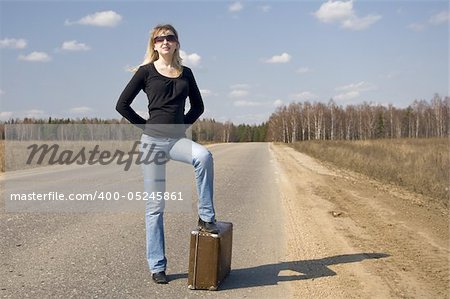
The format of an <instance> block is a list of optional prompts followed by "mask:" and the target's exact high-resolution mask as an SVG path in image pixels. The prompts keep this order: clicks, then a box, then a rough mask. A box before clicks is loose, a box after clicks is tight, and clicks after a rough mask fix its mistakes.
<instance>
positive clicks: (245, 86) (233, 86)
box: [230, 83, 250, 89]
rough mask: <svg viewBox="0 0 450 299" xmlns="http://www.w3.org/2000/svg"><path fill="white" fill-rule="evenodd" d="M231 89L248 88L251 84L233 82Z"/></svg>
mask: <svg viewBox="0 0 450 299" xmlns="http://www.w3.org/2000/svg"><path fill="white" fill-rule="evenodd" d="M230 88H231V89H248V88H250V85H248V84H245V83H238V84H233V85H231V86H230Z"/></svg>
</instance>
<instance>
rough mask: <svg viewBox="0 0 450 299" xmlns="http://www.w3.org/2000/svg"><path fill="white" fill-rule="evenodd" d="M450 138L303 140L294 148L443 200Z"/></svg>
mask: <svg viewBox="0 0 450 299" xmlns="http://www.w3.org/2000/svg"><path fill="white" fill-rule="evenodd" d="M449 145H450V141H449V139H448V138H430V139H380V140H365V141H304V142H296V143H294V144H292V146H293V147H294V148H295V149H296V150H298V151H300V152H303V153H305V154H308V155H310V156H312V157H315V158H317V159H319V160H323V161H327V162H331V163H332V164H334V165H336V166H338V167H343V168H346V169H349V170H352V171H356V172H359V173H362V174H365V175H367V176H370V177H372V178H375V179H378V180H381V181H383V182H386V183H392V184H396V185H399V186H402V187H406V188H407V189H409V190H412V191H414V192H417V193H420V194H425V195H428V196H431V197H434V198H437V199H440V200H442V201H443V202H444V203H445V204H446V205H447V202H448V199H449V182H450V180H449V179H450V177H449V169H450V154H449Z"/></svg>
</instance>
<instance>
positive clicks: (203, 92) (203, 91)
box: [200, 89, 213, 97]
mask: <svg viewBox="0 0 450 299" xmlns="http://www.w3.org/2000/svg"><path fill="white" fill-rule="evenodd" d="M200 93H201V95H202V96H203V97H209V96H212V95H213V93H212V91H211V90H209V89H200Z"/></svg>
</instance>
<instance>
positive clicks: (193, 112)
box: [184, 68, 205, 125]
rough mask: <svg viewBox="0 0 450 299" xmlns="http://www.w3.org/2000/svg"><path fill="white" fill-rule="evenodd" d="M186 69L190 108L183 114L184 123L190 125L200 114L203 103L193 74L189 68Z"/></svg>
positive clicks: (203, 108)
mask: <svg viewBox="0 0 450 299" xmlns="http://www.w3.org/2000/svg"><path fill="white" fill-rule="evenodd" d="M187 71H188V80H189V102H190V104H191V108H190V109H189V111H188V113H186V115H185V116H184V123H185V124H188V125H192V124H193V123H194V122H195V121H196V120H197V119H198V118H199V117H200V115H202V113H203V111H204V110H205V107H204V105H203V100H202V95H201V94H200V90H199V89H198V86H197V83H196V82H195V78H194V74H193V73H192V71H191V70H190V69H189V68H188V69H187Z"/></svg>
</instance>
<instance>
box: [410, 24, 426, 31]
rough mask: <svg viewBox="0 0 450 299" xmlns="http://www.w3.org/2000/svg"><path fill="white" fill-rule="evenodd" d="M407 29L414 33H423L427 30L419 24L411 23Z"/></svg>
mask: <svg viewBox="0 0 450 299" xmlns="http://www.w3.org/2000/svg"><path fill="white" fill-rule="evenodd" d="M408 28H409V29H411V30H414V31H416V32H421V31H424V30H425V29H426V28H427V26H426V25H425V24H421V23H412V24H409V25H408Z"/></svg>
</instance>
